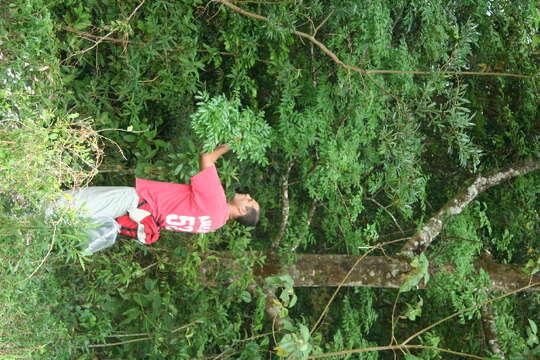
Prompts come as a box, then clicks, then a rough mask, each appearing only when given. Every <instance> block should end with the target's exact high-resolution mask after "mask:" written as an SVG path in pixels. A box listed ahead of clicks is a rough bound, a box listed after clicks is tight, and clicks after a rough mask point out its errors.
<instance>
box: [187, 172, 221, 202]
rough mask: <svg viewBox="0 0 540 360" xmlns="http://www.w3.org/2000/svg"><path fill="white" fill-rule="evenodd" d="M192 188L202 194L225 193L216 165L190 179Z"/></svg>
mask: <svg viewBox="0 0 540 360" xmlns="http://www.w3.org/2000/svg"><path fill="white" fill-rule="evenodd" d="M190 182H191V189H192V191H193V192H194V193H196V194H197V195H200V196H215V195H225V191H224V190H223V186H221V181H220V180H219V176H218V173H217V169H216V166H215V165H212V166H209V167H207V168H206V169H204V170H203V171H201V172H199V173H198V174H197V175H195V176H193V177H192V178H191V180H190Z"/></svg>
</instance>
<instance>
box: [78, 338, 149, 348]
mask: <svg viewBox="0 0 540 360" xmlns="http://www.w3.org/2000/svg"><path fill="white" fill-rule="evenodd" d="M150 339H151V337H144V338H139V339H132V340H126V341H120V342H115V343H110V344H95V345H88V347H90V348H102V347H110V346H117V345H124V344H129V343H134V342H139V341H145V340H150Z"/></svg>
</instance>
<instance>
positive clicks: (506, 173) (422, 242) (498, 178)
mask: <svg viewBox="0 0 540 360" xmlns="http://www.w3.org/2000/svg"><path fill="white" fill-rule="evenodd" d="M538 169H540V162H539V161H537V160H528V161H525V162H523V163H519V164H515V165H512V166H510V167H509V168H507V169H504V170H501V171H498V172H495V173H493V174H491V175H488V176H479V177H477V178H476V180H475V181H474V182H473V183H472V184H471V185H469V186H467V187H466V188H464V189H463V190H461V191H460V192H459V193H458V195H457V196H456V197H455V198H453V199H451V200H450V201H448V202H447V203H446V204H445V205H444V206H443V207H442V208H441V209H440V210H439V211H438V212H437V213H436V214H435V215H434V216H433V217H432V218H430V219H429V220H428V221H427V223H426V225H424V227H423V228H422V229H421V230H420V231H418V232H417V233H416V234H414V235H413V236H412V237H411V239H410V240H409V241H407V243H406V244H405V245H404V246H403V248H402V249H401V252H400V254H401V255H414V254H419V253H421V252H422V251H424V250H425V249H426V248H427V247H428V246H429V245H430V244H431V243H432V242H433V240H434V239H435V238H436V237H437V236H438V235H439V234H440V233H441V230H442V228H443V224H444V222H445V221H447V220H448V219H449V218H450V217H452V216H454V215H458V214H460V213H461V212H462V211H463V209H465V207H466V206H467V205H468V204H469V203H471V201H473V200H474V199H475V198H476V197H477V196H478V195H479V194H480V193H481V192H483V191H486V190H487V189H489V188H491V187H493V186H495V185H498V184H500V183H501V182H503V181H505V180H508V179H511V178H513V177H516V176H519V175H524V174H527V173H529V172H531V171H535V170H538Z"/></svg>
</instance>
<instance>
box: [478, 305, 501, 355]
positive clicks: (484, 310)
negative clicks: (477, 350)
mask: <svg viewBox="0 0 540 360" xmlns="http://www.w3.org/2000/svg"><path fill="white" fill-rule="evenodd" d="M480 312H481V314H482V328H483V329H484V335H485V337H486V342H487V345H488V347H489V349H490V350H491V352H492V353H493V355H495V356H498V357H499V358H500V359H502V360H504V359H506V357H505V355H504V352H503V351H502V350H501V348H500V347H499V342H498V341H497V325H496V323H495V316H494V314H493V309H492V308H491V306H490V305H484V306H482V307H481V308H480Z"/></svg>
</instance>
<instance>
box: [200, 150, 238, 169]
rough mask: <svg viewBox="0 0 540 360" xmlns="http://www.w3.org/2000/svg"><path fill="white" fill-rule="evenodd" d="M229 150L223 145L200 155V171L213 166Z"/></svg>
mask: <svg viewBox="0 0 540 360" xmlns="http://www.w3.org/2000/svg"><path fill="white" fill-rule="evenodd" d="M229 150H231V148H230V147H229V145H227V144H223V145H219V146H218V147H216V148H215V149H214V151H212V152H211V153H202V154H201V158H200V160H199V165H200V168H201V171H203V170H204V169H206V168H208V167H210V166H212V165H215V163H216V161H217V160H218V159H219V158H220V157H221V156H222V155H223V154H225V153H226V152H228V151H229Z"/></svg>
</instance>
